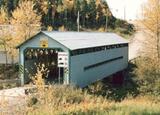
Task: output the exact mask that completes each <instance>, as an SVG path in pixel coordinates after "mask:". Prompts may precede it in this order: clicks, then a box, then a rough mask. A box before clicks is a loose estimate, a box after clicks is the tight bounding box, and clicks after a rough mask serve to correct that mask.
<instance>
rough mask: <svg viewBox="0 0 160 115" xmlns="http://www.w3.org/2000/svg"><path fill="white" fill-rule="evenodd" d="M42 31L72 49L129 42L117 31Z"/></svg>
mask: <svg viewBox="0 0 160 115" xmlns="http://www.w3.org/2000/svg"><path fill="white" fill-rule="evenodd" d="M42 33H44V34H45V35H47V36H49V37H50V38H52V39H54V40H56V41H58V42H59V43H61V44H63V45H64V46H66V47H67V48H69V49H70V50H76V49H83V48H90V47H98V46H105V45H113V44H124V43H128V40H126V39H124V38H122V37H120V36H119V35H117V34H115V33H102V32H56V31H52V32H48V31H42Z"/></svg>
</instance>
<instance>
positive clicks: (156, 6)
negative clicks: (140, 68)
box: [140, 0, 160, 62]
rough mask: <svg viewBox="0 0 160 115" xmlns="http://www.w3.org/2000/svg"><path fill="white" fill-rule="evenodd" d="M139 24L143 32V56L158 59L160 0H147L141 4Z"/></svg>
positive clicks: (159, 52)
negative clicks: (141, 10)
mask: <svg viewBox="0 0 160 115" xmlns="http://www.w3.org/2000/svg"><path fill="white" fill-rule="evenodd" d="M142 14H143V16H142V20H141V21H140V24H142V26H143V27H144V29H143V30H144V32H145V35H146V36H145V39H144V43H145V45H144V46H145V49H144V53H145V56H147V57H149V58H152V59H154V60H158V62H159V61H160V1H159V0H148V2H147V3H146V4H144V6H143V12H142Z"/></svg>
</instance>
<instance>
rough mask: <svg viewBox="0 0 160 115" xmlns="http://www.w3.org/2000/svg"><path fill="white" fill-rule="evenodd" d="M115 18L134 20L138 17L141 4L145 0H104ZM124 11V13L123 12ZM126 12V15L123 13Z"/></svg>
mask: <svg viewBox="0 0 160 115" xmlns="http://www.w3.org/2000/svg"><path fill="white" fill-rule="evenodd" d="M106 1H107V3H108V5H109V7H110V9H111V12H112V13H113V15H114V16H115V17H117V18H121V19H124V17H125V19H126V20H130V19H131V20H135V19H137V18H138V17H140V11H141V5H142V4H143V3H145V2H146V1H147V0H106ZM124 12H125V13H124ZM124 14H126V15H124Z"/></svg>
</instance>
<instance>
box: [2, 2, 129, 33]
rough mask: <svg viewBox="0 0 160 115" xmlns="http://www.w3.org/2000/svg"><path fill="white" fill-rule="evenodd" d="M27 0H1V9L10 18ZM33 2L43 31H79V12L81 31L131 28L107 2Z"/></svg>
mask: <svg viewBox="0 0 160 115" xmlns="http://www.w3.org/2000/svg"><path fill="white" fill-rule="evenodd" d="M23 1H26V0H1V1H0V7H3V8H5V9H6V10H7V13H8V16H9V17H12V12H13V11H14V10H15V9H16V8H17V7H20V6H19V2H23ZM28 1H33V3H34V4H35V5H34V10H36V11H37V12H36V13H37V14H38V15H41V16H42V18H41V26H42V29H44V30H45V29H47V27H52V28H54V29H58V28H59V27H62V26H64V28H65V29H66V30H72V31H74V30H77V19H78V12H79V14H80V15H79V20H80V21H79V23H80V29H82V30H83V29H91V28H92V29H93V28H94V29H98V28H107V29H108V28H111V29H115V28H116V27H122V28H124V27H125V28H127V29H128V28H129V29H130V28H131V29H132V26H131V25H129V24H128V23H127V22H125V21H122V20H117V19H116V18H115V17H114V16H113V15H112V13H111V11H110V10H109V7H108V5H107V3H106V1H105V0H28Z"/></svg>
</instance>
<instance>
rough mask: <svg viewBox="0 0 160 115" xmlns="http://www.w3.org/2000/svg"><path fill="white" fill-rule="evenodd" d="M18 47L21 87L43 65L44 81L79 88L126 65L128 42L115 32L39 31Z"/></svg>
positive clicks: (120, 69)
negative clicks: (45, 71)
mask: <svg viewBox="0 0 160 115" xmlns="http://www.w3.org/2000/svg"><path fill="white" fill-rule="evenodd" d="M17 48H19V59H20V62H19V63H20V65H21V66H20V67H21V69H20V70H21V71H20V77H21V83H22V85H23V84H25V83H28V82H29V81H30V76H33V75H35V73H36V65H38V64H42V63H43V64H45V65H46V67H47V68H48V70H49V71H48V73H47V75H46V76H47V78H46V80H48V81H52V82H60V83H62V84H73V85H78V86H80V87H84V86H87V85H88V84H90V83H93V82H95V81H97V80H101V79H103V78H105V77H107V76H110V75H112V74H114V73H116V72H120V71H122V70H124V69H125V68H127V66H128V41H127V40H125V39H124V38H122V37H120V36H118V35H116V34H114V33H99V32H55V31H52V32H48V31H42V32H39V33H38V34H37V35H35V36H33V37H32V38H30V39H28V40H27V41H25V42H24V43H22V44H21V45H19V46H18V47H17Z"/></svg>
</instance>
